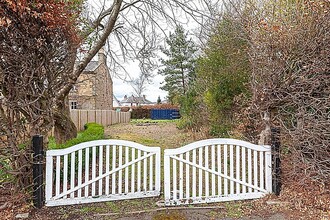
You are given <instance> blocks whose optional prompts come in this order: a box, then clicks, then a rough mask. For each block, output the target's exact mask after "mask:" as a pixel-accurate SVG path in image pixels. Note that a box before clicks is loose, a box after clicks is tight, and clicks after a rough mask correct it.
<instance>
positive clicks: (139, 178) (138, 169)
mask: <svg viewBox="0 0 330 220" xmlns="http://www.w3.org/2000/svg"><path fill="white" fill-rule="evenodd" d="M140 157H141V150H138V158H140ZM137 166H138V168H137V190H138V192H141V161H139V162H138V164H137Z"/></svg>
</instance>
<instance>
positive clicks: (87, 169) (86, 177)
mask: <svg viewBox="0 0 330 220" xmlns="http://www.w3.org/2000/svg"><path fill="white" fill-rule="evenodd" d="M85 154H86V155H85V183H87V182H88V181H89V148H86V151H85ZM88 195H89V192H88V186H85V197H88Z"/></svg>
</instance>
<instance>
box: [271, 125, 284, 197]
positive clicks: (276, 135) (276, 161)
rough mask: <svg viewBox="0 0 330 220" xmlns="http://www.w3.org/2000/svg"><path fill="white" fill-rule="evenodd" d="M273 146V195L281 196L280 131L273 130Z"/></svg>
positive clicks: (277, 129)
mask: <svg viewBox="0 0 330 220" xmlns="http://www.w3.org/2000/svg"><path fill="white" fill-rule="evenodd" d="M271 146H272V167H273V178H272V179H273V183H272V188H273V193H275V195H277V196H278V195H280V192H281V187H282V183H281V160H280V146H281V143H280V129H279V128H272V129H271Z"/></svg>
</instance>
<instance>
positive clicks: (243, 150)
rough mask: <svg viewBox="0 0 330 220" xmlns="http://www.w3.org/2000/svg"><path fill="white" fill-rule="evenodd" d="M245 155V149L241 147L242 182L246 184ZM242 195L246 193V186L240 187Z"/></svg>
mask: <svg viewBox="0 0 330 220" xmlns="http://www.w3.org/2000/svg"><path fill="white" fill-rule="evenodd" d="M245 157H246V155H245V147H242V181H243V182H246V166H245V165H246V158H245ZM242 193H246V186H244V185H242Z"/></svg>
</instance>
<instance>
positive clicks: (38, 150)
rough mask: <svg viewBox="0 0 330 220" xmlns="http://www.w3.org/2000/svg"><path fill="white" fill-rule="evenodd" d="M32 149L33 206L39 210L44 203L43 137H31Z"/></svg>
mask: <svg viewBox="0 0 330 220" xmlns="http://www.w3.org/2000/svg"><path fill="white" fill-rule="evenodd" d="M32 148H33V204H34V206H35V207H36V208H39V209H40V208H41V207H42V206H43V203H44V188H43V187H44V186H43V179H44V176H43V159H44V155H43V136H41V135H35V136H33V137H32Z"/></svg>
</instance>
